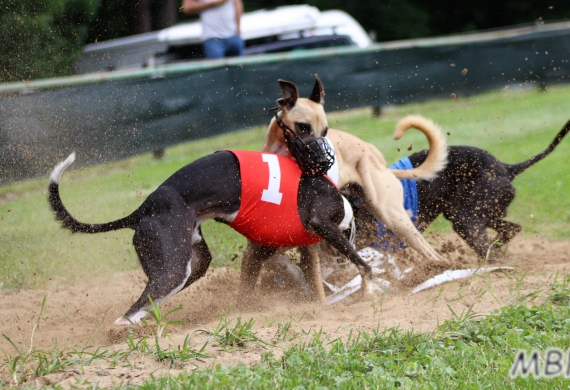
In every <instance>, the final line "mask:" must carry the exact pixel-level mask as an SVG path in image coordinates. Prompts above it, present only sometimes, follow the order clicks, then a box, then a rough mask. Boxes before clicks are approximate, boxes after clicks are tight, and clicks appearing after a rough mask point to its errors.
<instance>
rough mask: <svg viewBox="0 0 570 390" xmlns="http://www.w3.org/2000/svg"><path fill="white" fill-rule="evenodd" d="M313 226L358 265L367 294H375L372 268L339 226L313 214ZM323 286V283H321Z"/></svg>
mask: <svg viewBox="0 0 570 390" xmlns="http://www.w3.org/2000/svg"><path fill="white" fill-rule="evenodd" d="M311 227H312V228H313V229H314V230H315V232H316V233H317V234H318V235H319V236H320V237H322V238H323V239H324V240H325V241H326V242H327V243H329V244H330V245H332V246H333V247H334V248H336V249H337V250H338V251H339V252H340V253H342V254H343V255H345V256H346V257H347V258H348V259H349V260H350V261H351V262H352V263H353V264H354V265H356V267H357V268H358V271H359V273H360V275H361V276H362V285H363V291H364V293H365V294H366V295H369V296H375V295H376V291H375V289H374V285H373V283H372V268H370V266H369V265H368V264H366V262H365V261H364V260H362V258H361V257H360V256H359V255H358V253H357V252H356V251H355V250H354V248H353V247H352V245H351V244H350V242H349V241H348V239H347V238H346V236H345V235H344V233H343V232H342V231H340V229H339V228H338V226H337V225H336V224H335V223H334V222H332V221H329V220H325V219H324V218H322V219H321V218H319V217H317V216H313V217H312V218H311ZM321 286H322V284H321ZM323 294H324V293H323Z"/></svg>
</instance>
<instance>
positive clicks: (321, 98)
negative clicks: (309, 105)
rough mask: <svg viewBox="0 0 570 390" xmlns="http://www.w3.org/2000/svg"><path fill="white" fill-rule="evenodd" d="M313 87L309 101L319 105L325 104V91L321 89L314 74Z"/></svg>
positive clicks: (321, 86)
mask: <svg viewBox="0 0 570 390" xmlns="http://www.w3.org/2000/svg"><path fill="white" fill-rule="evenodd" d="M315 78H316V79H317V80H316V81H315V86H314V87H313V92H311V96H309V100H312V101H314V102H315V103H319V104H322V105H324V104H325V89H324V88H323V83H322V82H321V78H320V77H319V75H318V74H315Z"/></svg>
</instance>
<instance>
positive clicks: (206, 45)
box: [202, 38, 225, 58]
mask: <svg viewBox="0 0 570 390" xmlns="http://www.w3.org/2000/svg"><path fill="white" fill-rule="evenodd" d="M202 50H203V54H204V58H224V52H225V43H224V42H223V39H218V38H210V39H206V40H205V41H204V42H202Z"/></svg>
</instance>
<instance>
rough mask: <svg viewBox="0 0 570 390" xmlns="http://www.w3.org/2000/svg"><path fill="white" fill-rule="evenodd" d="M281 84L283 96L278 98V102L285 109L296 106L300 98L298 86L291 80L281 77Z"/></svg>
mask: <svg viewBox="0 0 570 390" xmlns="http://www.w3.org/2000/svg"><path fill="white" fill-rule="evenodd" d="M279 85H280V86H281V93H282V94H283V97H282V98H281V99H278V100H277V104H279V107H281V108H282V109H284V110H290V109H292V108H293V107H295V104H296V103H297V99H298V98H299V92H298V91H297V86H296V85H295V84H293V83H292V82H290V81H286V80H281V79H279Z"/></svg>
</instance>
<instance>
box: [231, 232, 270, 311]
mask: <svg viewBox="0 0 570 390" xmlns="http://www.w3.org/2000/svg"><path fill="white" fill-rule="evenodd" d="M277 250H278V248H276V247H271V246H263V245H259V244H256V243H255V242H253V241H249V240H248V242H247V246H246V248H245V250H244V251H243V257H242V260H241V275H240V292H239V296H240V300H241V303H242V304H244V303H247V301H248V299H249V298H250V297H251V295H252V293H253V291H254V289H255V284H256V283H257V279H258V278H259V273H260V272H261V267H262V265H263V262H264V261H265V260H267V259H269V258H270V257H271V256H273V255H274V254H275V253H276V252H277Z"/></svg>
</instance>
